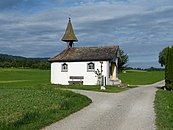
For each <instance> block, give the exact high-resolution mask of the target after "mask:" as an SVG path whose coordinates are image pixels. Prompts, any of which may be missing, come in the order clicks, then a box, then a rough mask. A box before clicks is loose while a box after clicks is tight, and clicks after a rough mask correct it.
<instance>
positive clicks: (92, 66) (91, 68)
mask: <svg viewBox="0 0 173 130" xmlns="http://www.w3.org/2000/svg"><path fill="white" fill-rule="evenodd" d="M94 70H95V65H94V63H92V62H90V63H88V64H87V71H88V72H93V71H94Z"/></svg>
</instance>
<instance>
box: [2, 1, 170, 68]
mask: <svg viewBox="0 0 173 130" xmlns="http://www.w3.org/2000/svg"><path fill="white" fill-rule="evenodd" d="M172 12H173V0H1V1H0V53H2V54H10V55H18V56H25V57H53V56H55V55H57V54H58V53H59V52H61V51H62V50H64V49H65V48H66V46H67V45H66V43H64V42H62V41H61V38H62V36H63V34H64V32H65V29H66V26H67V23H68V18H69V17H70V18H71V21H72V24H73V28H74V31H75V34H76V36H77V38H78V42H77V43H74V46H75V47H81V46H110V45H119V46H120V48H121V49H122V50H123V51H124V52H125V53H127V54H128V56H129V61H128V65H129V66H131V67H140V68H149V67H160V64H159V63H158V56H159V52H160V51H161V50H162V49H163V48H165V47H167V46H170V45H173V13H172Z"/></svg>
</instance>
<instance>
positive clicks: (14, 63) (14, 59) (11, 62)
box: [0, 54, 50, 69]
mask: <svg viewBox="0 0 173 130" xmlns="http://www.w3.org/2000/svg"><path fill="white" fill-rule="evenodd" d="M48 59H49V58H26V57H21V56H12V55H7V54H0V67H1V68H33V69H50V63H49V62H48Z"/></svg>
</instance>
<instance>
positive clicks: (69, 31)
mask: <svg viewBox="0 0 173 130" xmlns="http://www.w3.org/2000/svg"><path fill="white" fill-rule="evenodd" d="M61 40H62V41H64V42H66V43H67V46H68V48H72V47H73V42H77V41H78V39H77V37H76V36H75V34H74V30H73V26H72V23H71V19H70V18H69V21H68V25H67V28H66V31H65V34H64V36H63V38H62V39H61Z"/></svg>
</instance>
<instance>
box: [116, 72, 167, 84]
mask: <svg viewBox="0 0 173 130" xmlns="http://www.w3.org/2000/svg"><path fill="white" fill-rule="evenodd" d="M164 74H165V73H164V71H138V70H127V71H126V73H120V74H119V75H118V77H119V79H121V80H122V83H124V84H130V85H145V84H152V83H155V82H158V81H161V80H163V79H164V76H165V75H164Z"/></svg>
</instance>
